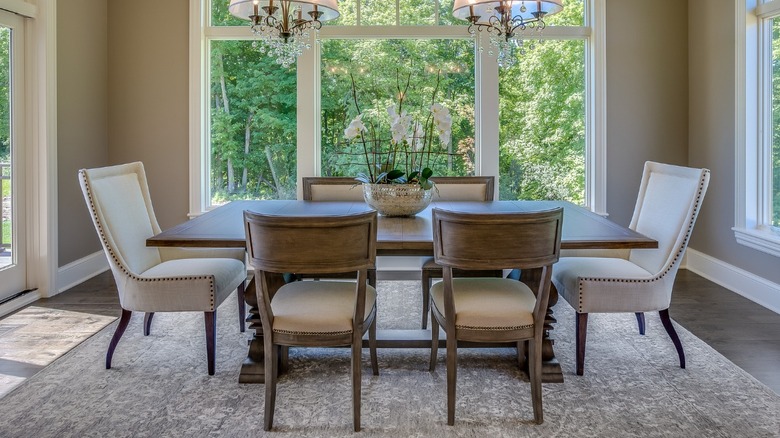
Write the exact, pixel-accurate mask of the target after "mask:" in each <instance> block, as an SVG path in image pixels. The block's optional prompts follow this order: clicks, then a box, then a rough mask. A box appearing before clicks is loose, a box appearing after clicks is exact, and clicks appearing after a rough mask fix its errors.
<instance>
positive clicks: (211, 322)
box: [203, 310, 217, 376]
mask: <svg viewBox="0 0 780 438" xmlns="http://www.w3.org/2000/svg"><path fill="white" fill-rule="evenodd" d="M203 316H204V318H203V319H204V320H205V322H206V358H207V360H208V366H209V376H213V375H214V368H215V366H214V365H215V363H216V343H217V311H216V310H215V311H213V312H203Z"/></svg>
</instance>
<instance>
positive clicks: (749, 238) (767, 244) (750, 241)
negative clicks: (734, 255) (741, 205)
mask: <svg viewBox="0 0 780 438" xmlns="http://www.w3.org/2000/svg"><path fill="white" fill-rule="evenodd" d="M732 230H734V237H736V238H737V243H739V244H741V245H745V246H747V247H750V248H753V249H756V250H758V251H761V252H765V253H767V254H771V255H773V256H775V257H780V236H777V235H776V234H774V233H772V232H770V231H761V230H756V229H747V228H732Z"/></svg>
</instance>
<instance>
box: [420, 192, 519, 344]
mask: <svg viewBox="0 0 780 438" xmlns="http://www.w3.org/2000/svg"><path fill="white" fill-rule="evenodd" d="M494 180H495V178H493V177H492V176H450V177H438V178H431V181H433V182H434V183H435V184H436V189H435V190H434V194H433V201H492V200H493V185H494ZM502 273H503V272H502V271H501V270H500V269H488V270H479V271H461V270H458V269H456V270H455V271H454V275H455V276H456V277H501V275H502ZM420 274H421V280H422V302H423V311H422V324H421V326H422V328H423V329H425V328H427V327H428V313H429V312H430V294H431V283H432V282H433V279H434V278H442V275H443V273H442V268H441V266H439V265H437V264H436V261H434V260H433V257H430V258H428V259H426V260H425V261H423V265H422V268H421V271H420Z"/></svg>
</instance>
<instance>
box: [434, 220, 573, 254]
mask: <svg viewBox="0 0 780 438" xmlns="http://www.w3.org/2000/svg"><path fill="white" fill-rule="evenodd" d="M432 218H433V253H434V259H435V260H436V263H437V264H439V265H441V266H445V267H452V268H457V269H515V268H519V269H532V268H540V267H545V266H550V265H552V264H553V263H555V262H557V261H558V258H559V256H560V251H561V226H562V224H563V209H562V208H560V207H558V208H555V209H552V210H547V211H539V212H511V213H489V214H485V213H457V212H453V211H447V210H442V209H439V208H434V209H433V213H432Z"/></svg>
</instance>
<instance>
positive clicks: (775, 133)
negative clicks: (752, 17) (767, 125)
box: [772, 19, 780, 227]
mask: <svg viewBox="0 0 780 438" xmlns="http://www.w3.org/2000/svg"><path fill="white" fill-rule="evenodd" d="M772 127H773V129H772V226H774V227H780V20H778V19H774V20H772Z"/></svg>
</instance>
